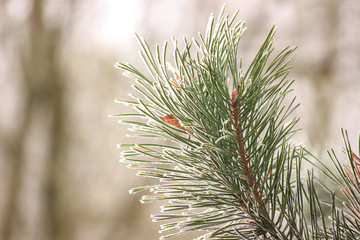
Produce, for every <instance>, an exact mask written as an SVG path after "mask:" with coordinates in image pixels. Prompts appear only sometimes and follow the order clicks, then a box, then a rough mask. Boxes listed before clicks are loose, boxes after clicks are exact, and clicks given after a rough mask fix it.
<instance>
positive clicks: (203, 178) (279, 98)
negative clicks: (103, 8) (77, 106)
mask: <svg viewBox="0 0 360 240" xmlns="http://www.w3.org/2000/svg"><path fill="white" fill-rule="evenodd" d="M236 15H237V12H236V14H235V15H234V16H233V17H230V16H229V15H225V14H224V9H223V10H222V12H221V14H220V16H219V17H218V19H217V21H215V20H214V17H211V18H210V20H209V24H208V27H207V30H206V33H205V35H204V36H202V35H199V39H198V40H193V41H192V42H188V41H187V40H186V39H184V44H185V47H184V49H183V50H180V49H178V47H177V42H176V40H173V43H174V52H173V57H174V59H173V63H172V64H170V63H169V62H168V61H167V59H166V55H167V49H168V48H167V47H168V44H167V42H166V43H165V44H164V47H163V48H162V49H160V47H159V46H156V49H155V53H153V52H152V51H151V49H150V47H149V46H148V45H147V43H146V41H145V40H143V39H141V38H139V37H138V42H139V45H140V47H141V50H140V56H141V58H142V60H143V61H144V63H145V65H146V67H147V69H148V72H149V75H150V76H146V75H145V74H143V73H141V72H140V71H139V70H137V69H136V68H135V67H134V66H132V65H131V64H128V63H125V64H123V63H117V64H116V67H118V68H120V69H122V70H123V71H124V73H125V74H126V75H127V76H129V77H131V78H133V79H135V80H136V84H135V85H134V89H135V90H136V91H137V92H138V94H137V95H132V97H133V99H134V100H133V101H123V100H117V102H121V103H125V104H127V105H129V106H130V107H132V108H133V109H135V110H136V113H127V114H118V115H116V116H119V117H121V118H122V120H121V122H122V123H124V124H129V125H131V126H133V130H134V135H136V136H140V137H143V138H144V139H147V142H145V143H137V144H122V145H121V147H126V148H127V150H124V151H123V152H122V161H124V162H127V163H129V165H128V166H129V167H131V168H135V169H139V172H138V175H140V176H145V177H152V178H157V179H158V180H159V183H158V184H157V185H153V186H143V187H138V188H134V189H132V190H131V193H136V192H139V191H142V190H150V192H152V193H153V194H151V195H145V196H143V197H142V200H141V201H142V202H152V201H158V200H165V202H164V205H163V206H162V212H161V214H157V215H154V216H153V220H154V221H163V220H166V221H165V223H164V224H163V225H162V226H161V232H162V233H164V236H163V237H164V238H167V237H171V236H174V235H179V234H184V233H186V232H189V231H194V230H199V231H200V232H199V235H201V236H200V237H199V238H198V239H359V237H360V227H359V219H360V200H359V199H360V198H359V196H360V187H359V186H360V185H359V181H360V180H359V179H360V159H359V158H358V157H357V156H356V154H355V153H353V152H352V150H351V148H350V145H349V143H348V141H345V143H346V149H345V152H346V153H347V155H348V157H349V160H350V161H349V163H350V164H349V165H347V166H345V167H344V166H343V165H342V164H341V163H340V162H339V160H338V158H337V156H336V155H335V154H334V153H333V152H332V153H331V157H332V160H333V162H334V166H336V169H337V171H338V172H339V174H335V173H333V172H331V171H330V170H329V168H327V167H326V166H325V165H324V164H322V163H321V162H320V161H318V160H316V159H315V158H314V157H313V156H312V155H311V154H310V153H309V152H308V151H307V150H306V149H304V148H303V147H301V146H297V145H294V144H292V142H291V141H290V139H291V137H292V135H293V134H294V133H295V132H296V131H297V129H296V128H295V124H296V123H297V121H298V119H297V118H295V119H291V118H290V117H289V116H290V114H291V113H292V112H293V110H294V109H295V108H296V106H297V105H296V104H295V99H292V100H291V99H290V100H291V101H289V99H287V101H285V97H286V96H287V94H288V93H289V92H290V91H291V84H292V83H293V80H289V79H288V78H287V75H288V73H289V69H290V67H289V64H288V63H289V60H290V59H291V57H292V56H293V54H294V50H295V48H292V47H287V48H285V49H284V50H282V51H281V52H280V53H279V54H277V56H275V57H273V56H272V54H273V47H272V43H273V38H274V34H275V29H276V28H275V26H274V27H272V28H271V30H270V32H269V34H268V35H267V36H266V38H265V40H264V42H263V44H262V45H261V46H260V48H259V51H258V52H257V54H256V56H255V57H254V59H253V61H252V62H251V64H250V65H249V67H248V68H247V69H246V70H245V69H243V65H242V60H241V59H240V60H239V57H238V45H239V43H240V40H241V38H242V36H243V34H244V31H245V27H244V22H242V21H240V22H236ZM193 48H195V50H196V51H194V50H193ZM154 139H162V140H167V141H166V144H165V143H163V144H157V143H155V141H154ZM344 139H345V140H347V137H346V132H344ZM302 161H306V162H311V164H313V165H314V166H315V168H317V169H320V170H321V171H322V172H323V173H324V176H325V177H326V179H329V180H330V181H331V182H332V183H334V184H335V185H337V186H339V187H340V188H341V189H342V192H343V194H341V192H340V193H339V194H335V192H334V191H333V189H331V187H328V185H327V184H324V183H323V182H322V181H320V180H319V178H316V177H315V176H314V174H313V173H312V171H309V172H307V173H306V175H305V176H302V175H301V174H302V172H304V171H301V166H302ZM330 181H328V182H330ZM319 186H320V187H322V188H323V189H325V191H326V192H327V193H328V194H327V195H328V196H329V198H328V199H320V198H319V197H318V193H317V192H318V190H317V188H318V187H319ZM346 199H347V200H346ZM343 201H345V203H344V206H345V208H342V205H341V203H342V202H343ZM326 206H330V207H331V211H330V212H329V213H327V212H324V207H326ZM326 214H330V216H327V215H326ZM329 217H330V221H329V220H328V218H329Z"/></svg>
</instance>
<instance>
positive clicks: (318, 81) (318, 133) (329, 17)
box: [309, 0, 341, 149]
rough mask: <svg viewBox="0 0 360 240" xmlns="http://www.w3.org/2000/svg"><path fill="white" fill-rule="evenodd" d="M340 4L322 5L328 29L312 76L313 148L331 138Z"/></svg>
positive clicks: (311, 133)
mask: <svg viewBox="0 0 360 240" xmlns="http://www.w3.org/2000/svg"><path fill="white" fill-rule="evenodd" d="M340 4H341V3H340V2H339V1H336V0H332V1H328V2H327V4H323V5H321V7H322V8H325V9H324V13H325V19H326V20H325V22H326V23H327V24H326V27H325V28H324V29H322V31H323V33H322V38H323V41H322V42H323V43H325V45H324V46H323V47H324V56H323V58H322V59H321V62H320V63H319V64H318V67H317V68H315V69H313V72H312V74H311V78H312V80H313V81H312V83H313V86H314V93H315V94H314V98H315V103H314V107H315V108H316V109H315V110H314V115H313V116H314V117H313V122H312V124H310V129H309V135H310V136H309V137H310V141H311V143H312V145H313V146H319V147H320V148H321V149H322V148H324V147H325V145H324V143H325V142H326V139H327V138H328V137H329V136H328V132H329V125H330V122H331V119H332V114H333V107H332V106H333V103H334V101H333V100H334V99H333V97H334V95H333V93H331V92H330V91H329V89H331V86H333V85H334V84H335V74H336V72H335V69H336V64H337V55H338V48H337V39H338V37H337V33H338V27H339V9H340Z"/></svg>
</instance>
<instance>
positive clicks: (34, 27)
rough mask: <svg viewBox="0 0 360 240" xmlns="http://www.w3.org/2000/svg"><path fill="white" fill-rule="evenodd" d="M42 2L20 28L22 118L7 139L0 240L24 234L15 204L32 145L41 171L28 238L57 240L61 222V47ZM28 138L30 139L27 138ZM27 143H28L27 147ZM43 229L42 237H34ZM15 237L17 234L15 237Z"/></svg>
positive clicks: (57, 30) (21, 193)
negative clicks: (23, 37)
mask: <svg viewBox="0 0 360 240" xmlns="http://www.w3.org/2000/svg"><path fill="white" fill-rule="evenodd" d="M45 3H46V1H42V0H32V3H31V7H32V9H31V12H30V14H29V17H28V21H27V23H26V25H25V26H23V29H24V30H25V31H28V34H27V39H26V40H25V42H24V46H23V47H22V48H20V49H19V53H18V54H19V61H20V65H21V67H22V69H21V70H22V73H23V76H22V79H21V86H22V88H23V115H22V116H23V118H22V119H21V121H20V126H19V127H18V129H17V131H16V133H15V134H13V135H12V136H11V137H10V138H11V139H9V141H7V149H8V156H9V157H8V161H9V165H10V167H9V169H10V170H11V172H9V175H8V176H9V179H8V182H9V188H8V189H9V192H8V195H7V201H6V202H7V206H6V207H5V212H4V213H3V219H4V220H3V226H2V227H1V228H0V229H1V230H2V231H1V232H0V239H16V238H17V237H16V236H17V235H18V234H19V233H21V234H22V235H25V236H26V235H27V231H28V230H26V225H29V223H28V222H27V221H32V220H31V219H28V218H27V219H26V218H25V219H24V214H23V213H22V212H21V209H23V208H24V206H20V204H21V203H22V202H26V199H22V200H21V199H20V198H26V197H27V196H25V194H24V191H23V188H24V187H23V185H24V184H25V182H24V181H26V179H25V178H24V176H25V175H26V174H27V173H26V167H24V166H26V165H28V164H31V162H33V161H34V160H32V161H31V160H29V158H31V157H33V156H32V154H31V151H34V150H30V153H29V150H28V149H29V148H31V147H36V148H39V149H38V151H41V153H40V155H39V156H40V157H41V158H42V160H40V159H37V160H36V161H41V162H43V163H44V166H43V167H42V168H41V169H42V171H43V172H42V173H40V175H41V177H39V178H37V179H36V181H42V183H40V184H39V185H40V186H42V189H41V190H40V191H41V192H42V194H41V196H40V197H39V198H38V200H39V201H40V202H41V203H40V204H41V205H42V208H43V209H42V210H43V213H41V212H40V213H37V214H39V215H40V218H39V219H40V223H38V224H37V226H39V228H42V229H41V230H40V231H37V230H36V229H32V232H33V233H35V236H31V234H30V235H29V236H28V237H29V238H28V239H31V238H32V237H33V238H37V239H39V238H40V239H41V238H44V239H57V237H58V236H59V229H60V227H61V226H60V225H61V222H60V221H59V217H58V212H57V211H58V207H57V205H58V191H57V187H58V179H59V178H58V174H59V172H58V165H59V160H60V157H61V153H62V151H63V136H64V88H63V79H62V76H61V66H60V64H59V62H57V60H58V57H57V54H58V51H59V49H60V46H61V35H62V31H63V29H62V27H61V26H60V25H51V24H49V23H48V22H47V21H46V20H45V19H44V8H45V5H46V4H45ZM34 131H35V132H36V134H35V136H39V135H40V139H41V144H40V145H39V146H38V145H36V144H35V145H34V144H31V143H32V142H33V140H32V139H31V137H33V136H34V134H32V136H31V134H30V133H31V132H34ZM29 134H30V136H29ZM29 138H30V139H29ZM29 144H30V145H31V146H30V147H29ZM43 231H45V234H44V235H42V236H36V234H38V233H39V232H43ZM21 234H20V235H21ZM14 236H15V237H14Z"/></svg>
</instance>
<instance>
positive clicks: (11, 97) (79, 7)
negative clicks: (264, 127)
mask: <svg viewBox="0 0 360 240" xmlns="http://www.w3.org/2000/svg"><path fill="white" fill-rule="evenodd" d="M226 2H227V4H228V5H227V10H226V12H227V13H229V14H230V15H231V14H233V13H234V11H235V9H237V8H239V9H240V14H239V18H240V19H243V20H245V21H246V26H247V27H248V30H247V32H246V33H245V36H244V38H243V40H242V42H241V43H240V54H241V55H242V56H243V58H244V62H245V64H249V62H250V61H251V60H252V57H253V56H254V55H255V52H256V50H257V48H258V47H259V46H260V44H261V42H262V41H263V40H264V38H265V36H266V34H267V32H268V31H269V29H270V28H271V26H272V24H273V23H276V24H277V25H278V30H277V35H276V38H275V47H276V50H275V52H279V51H280V50H281V49H282V48H284V47H286V46H287V45H292V46H294V45H298V46H299V49H298V50H297V55H296V57H295V59H294V61H293V62H292V65H293V66H294V68H293V71H292V73H291V74H290V78H296V80H297V81H296V83H295V84H294V88H295V91H294V96H295V95H296V96H297V101H298V102H300V103H301V106H300V107H299V108H298V109H297V111H296V112H295V115H297V116H299V117H301V121H300V123H299V125H298V126H299V127H300V128H303V131H302V132H300V133H299V134H297V135H296V136H295V139H294V142H301V143H304V144H305V145H306V146H310V147H311V148H313V149H314V151H316V152H317V153H318V154H319V155H323V156H325V157H324V159H326V153H325V150H326V149H329V148H331V147H332V148H334V149H341V148H342V139H341V134H340V127H344V128H346V129H348V130H349V135H350V140H351V142H352V143H353V147H354V148H355V149H357V146H358V145H357V144H358V132H359V128H360V121H359V120H360V111H359V106H360V94H359V90H360V4H359V1H358V0H345V1H337V0H321V1H313V0H302V1H285V0H270V1H261V0H228V1H226ZM224 3H225V1H219V0H132V1H125V0H102V1H100V0H93V1H89V0H88V1H85V0H62V1H59V0H46V1H45V0H0V240H23V239H24V240H25V239H26V240H63V239H64V240H65V239H66V240H83V239H87V240H123V239H126V240H143V239H158V238H159V233H158V230H159V225H158V224H157V223H153V222H151V220H150V214H151V213H152V212H155V213H156V212H159V206H158V205H156V204H153V205H151V204H148V205H142V204H140V203H139V197H140V195H129V194H128V190H129V188H132V187H135V186H139V185H144V184H147V181H148V180H146V179H143V178H140V177H136V176H135V174H136V172H135V171H133V170H129V169H127V168H126V166H125V165H124V164H120V163H119V162H118V159H119V153H120V150H118V149H116V144H117V143H124V142H129V141H130V140H129V139H126V138H125V134H126V132H127V129H126V127H124V126H122V125H119V124H118V123H117V119H116V118H109V117H108V115H109V114H117V113H123V112H126V111H127V109H126V108H125V107H124V106H121V105H118V104H116V103H114V102H113V100H114V99H116V98H120V99H124V98H127V94H128V93H129V92H131V91H132V90H131V88H130V85H131V84H132V81H131V80H130V79H127V78H125V77H123V76H122V75H121V71H119V70H117V69H115V68H114V67H113V65H114V63H115V62H117V61H122V62H131V63H133V64H134V65H135V66H138V67H139V68H140V69H142V70H145V69H144V67H143V66H142V63H141V62H140V59H139V57H138V53H137V50H138V46H137V43H136V40H135V37H134V33H135V32H137V33H138V34H139V35H140V36H143V37H144V38H145V39H147V41H148V43H149V45H150V46H154V45H155V44H156V43H159V44H162V43H163V42H164V41H165V40H170V36H172V35H173V36H174V37H175V38H177V39H178V40H182V36H185V37H187V38H189V39H191V38H192V37H193V36H197V33H198V32H201V33H203V32H204V30H205V28H206V24H207V21H208V17H209V16H210V14H211V13H214V14H215V15H217V14H218V13H219V11H220V8H221V6H222V5H223V4H224ZM179 239H184V238H179Z"/></svg>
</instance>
